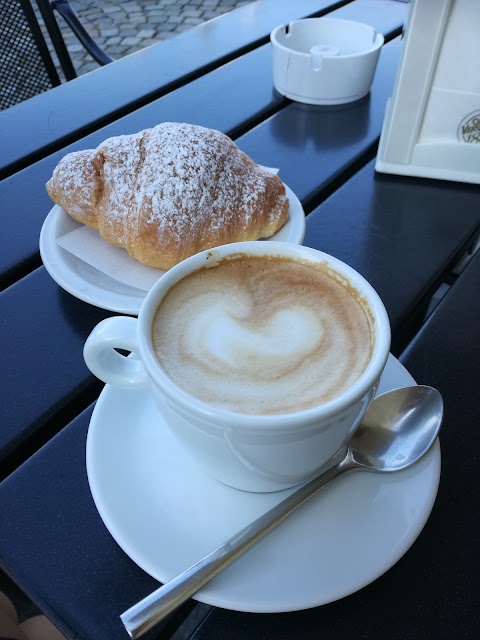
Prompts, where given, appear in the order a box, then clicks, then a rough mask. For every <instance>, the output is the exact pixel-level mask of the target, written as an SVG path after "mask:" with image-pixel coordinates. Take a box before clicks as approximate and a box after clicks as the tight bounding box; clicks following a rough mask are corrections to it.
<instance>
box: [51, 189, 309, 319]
mask: <svg viewBox="0 0 480 640" xmlns="http://www.w3.org/2000/svg"><path fill="white" fill-rule="evenodd" d="M285 189H286V192H287V197H288V199H289V202H290V216H289V219H288V221H287V222H286V223H285V225H284V226H283V227H282V228H281V229H280V231H278V232H277V233H275V234H274V235H273V236H271V238H268V239H269V240H276V241H277V242H291V243H293V244H302V242H303V238H304V236H305V213H304V211H303V207H302V205H301V202H300V200H299V199H298V198H297V196H296V195H295V194H294V193H293V191H292V190H291V189H290V188H289V187H287V185H285ZM81 226H82V225H81V224H79V223H78V222H76V221H75V220H73V219H72V218H71V217H70V216H69V215H68V214H67V213H65V211H64V210H63V209H62V208H61V207H59V206H58V205H57V206H55V207H53V209H52V210H51V211H50V213H49V214H48V216H47V217H46V219H45V222H44V223H43V226H42V230H41V232H40V255H41V257H42V260H43V264H44V265H45V268H46V269H47V271H48V273H49V274H50V275H51V276H52V278H53V279H54V280H55V282H56V283H57V284H59V285H60V286H61V287H62V288H63V289H65V290H66V291H68V292H69V293H71V294H72V295H74V296H75V297H77V298H79V299H80V300H83V301H84V302H89V303H90V304H93V305H95V306H96V307H101V308H102V309H108V310H109V311H117V312H119V313H127V314H130V315H138V312H139V310H140V307H141V304H142V302H143V300H144V298H145V296H146V292H145V291H143V290H141V289H137V288H135V287H132V286H129V285H127V284H124V283H122V282H119V281H117V280H114V279H113V278H111V277H109V276H108V275H106V274H105V273H102V272H101V271H99V270H98V269H96V268H95V267H92V266H91V265H89V264H87V263H86V262H84V261H83V260H81V259H80V258H77V257H76V256H74V255H73V254H72V253H70V252H69V251H67V250H65V249H63V248H62V247H60V246H59V245H58V244H57V240H58V238H60V237H61V236H63V235H65V234H66V233H69V232H70V231H74V230H75V229H77V228H78V227H81ZM104 242H106V241H104ZM119 250H120V251H122V249H119ZM131 261H132V263H134V262H135V261H134V260H133V258H132V260H131ZM163 273H164V272H163V271H159V277H161V276H162V275H163Z"/></svg>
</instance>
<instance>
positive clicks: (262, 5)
mask: <svg viewBox="0 0 480 640" xmlns="http://www.w3.org/2000/svg"><path fill="white" fill-rule="evenodd" d="M374 1H376V2H377V4H378V6H380V5H381V4H384V3H385V2H388V4H391V5H394V4H395V3H394V2H392V1H391V0H374ZM347 2H348V0H339V1H337V2H335V1H333V0H296V1H295V2H290V1H289V0H257V2H253V3H252V4H250V5H248V6H245V7H240V8H238V9H236V10H235V11H233V12H231V13H229V14H226V15H224V16H221V18H220V19H217V20H212V21H208V22H205V23H204V24H201V25H199V26H198V27H197V28H196V29H192V30H190V31H188V32H186V33H183V34H179V35H178V36H177V37H176V38H174V39H171V40H167V41H165V42H163V43H162V45H161V46H160V47H155V46H154V47H147V48H146V49H142V50H141V51H138V52H137V53H135V54H132V55H130V56H126V57H125V58H122V59H120V60H117V61H115V62H113V63H111V64H110V65H108V67H101V68H98V69H96V70H95V71H93V72H91V73H89V74H86V75H84V76H81V77H79V78H77V79H75V80H74V81H71V82H67V83H65V84H63V85H61V86H59V87H56V88H55V89H52V90H50V91H48V92H46V93H43V94H40V95H38V96H35V97H34V98H31V99H30V100H27V101H25V102H23V103H20V104H18V105H15V106H14V107H11V108H10V109H7V110H5V111H4V112H1V113H0V131H1V132H2V146H1V147H0V177H5V175H8V174H9V173H11V172H12V171H14V170H18V168H19V167H21V166H25V164H24V162H25V161H31V160H32V159H38V158H39V157H41V155H42V154H43V155H44V154H45V152H47V153H48V152H49V151H48V149H50V150H51V149H52V148H53V147H54V146H56V145H58V144H60V145H62V146H63V144H64V142H63V141H64V140H66V139H68V138H69V137H71V136H73V137H74V138H78V137H79V132H81V131H82V129H83V130H85V131H91V130H92V127H95V128H98V127H99V126H102V123H103V124H105V121H107V120H112V119H115V118H117V117H119V115H121V114H122V112H123V113H125V112H126V110H132V109H134V108H136V106H139V105H140V104H142V103H143V104H145V103H146V102H148V101H149V100H152V99H155V98H156V97H158V95H159V94H161V93H164V92H166V91H168V90H169V89H172V88H174V87H175V86H178V84H179V83H180V84H183V83H185V82H188V80H189V79H191V78H192V77H195V76H197V77H198V75H199V74H201V73H204V72H205V71H207V70H210V69H211V68H212V66H213V67H214V66H218V65H220V64H222V63H223V62H226V61H228V59H229V58H231V57H232V56H235V55H238V53H240V52H241V51H242V50H243V51H244V50H245V49H246V48H247V49H248V48H251V47H253V46H255V45H256V44H264V43H265V42H266V41H267V38H268V36H269V34H270V32H271V30H272V29H273V28H274V27H276V26H277V25H278V24H284V23H286V22H289V21H290V20H295V19H298V18H303V17H306V16H309V15H314V14H321V13H324V12H326V11H329V10H330V8H331V7H332V6H333V8H335V7H336V6H338V5H342V4H346V3H347ZM391 10H392V11H393V10H394V8H392V9H391ZM153 70H155V72H154V71H153ZM126 79H128V81H126ZM79 96H84V97H85V98H84V99H79ZM93 96H94V98H93ZM18 123H22V127H23V131H22V137H21V139H20V140H19V136H18ZM80 135H82V134H81V133H80Z"/></svg>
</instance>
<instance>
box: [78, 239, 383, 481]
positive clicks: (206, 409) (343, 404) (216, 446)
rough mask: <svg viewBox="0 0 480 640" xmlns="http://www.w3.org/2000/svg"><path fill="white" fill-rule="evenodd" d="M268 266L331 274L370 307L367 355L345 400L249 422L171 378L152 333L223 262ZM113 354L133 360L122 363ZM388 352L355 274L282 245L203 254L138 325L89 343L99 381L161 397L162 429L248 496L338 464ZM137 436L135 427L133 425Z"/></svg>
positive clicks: (174, 272) (178, 272) (369, 292)
mask: <svg viewBox="0 0 480 640" xmlns="http://www.w3.org/2000/svg"><path fill="white" fill-rule="evenodd" d="M236 254H242V255H245V256H272V257H279V258H283V259H290V260H294V261H301V262H303V263H305V262H307V263H313V264H314V265H315V264H317V265H318V264H322V265H326V267H327V268H328V269H329V270H333V271H334V272H335V273H336V274H338V275H339V279H340V280H341V281H342V282H344V283H347V285H348V287H350V288H351V290H354V291H355V292H356V293H357V294H358V296H359V297H360V298H361V300H362V304H365V305H366V307H367V311H368V313H367V314H366V315H368V318H369V323H370V330H371V335H372V336H373V340H372V344H371V355H370V358H369V360H368V364H367V365H366V367H365V369H364V370H363V372H362V373H361V374H360V376H359V377H358V378H357V380H356V381H355V382H354V383H353V384H352V385H351V386H349V387H348V388H347V389H346V390H344V391H341V392H340V393H338V395H335V396H334V397H333V398H332V399H329V400H327V401H325V402H322V403H320V404H318V405H316V406H312V407H310V408H306V409H301V410H298V411H290V412H288V413H275V414H250V413H239V412H235V411H232V410H230V409H228V408H224V407H222V406H217V405H216V404H212V403H207V402H204V401H202V400H199V399H198V398H197V397H195V396H193V395H191V394H190V393H189V392H187V391H185V390H184V389H183V388H181V387H180V386H179V385H178V384H176V383H175V382H173V380H172V379H171V378H170V377H169V376H168V375H167V373H166V372H165V370H164V369H163V368H162V366H161V365H160V362H159V359H158V358H157V356H156V353H155V350H154V346H153V339H152V324H153V322H154V318H155V315H156V313H157V309H158V307H159V305H160V303H161V301H162V300H163V298H164V296H165V295H166V294H167V292H169V290H170V289H171V288H172V287H173V285H175V284H176V283H178V282H179V281H180V280H182V279H183V278H185V277H186V276H187V275H189V274H191V273H193V272H195V271H197V270H198V269H201V268H202V267H204V266H207V265H208V266H211V265H215V264H217V263H221V262H222V261H223V260H224V259H225V258H226V257H227V256H234V255H236ZM116 349H123V350H127V351H131V352H133V356H131V357H128V358H127V357H125V356H123V355H121V354H120V353H118V351H116ZM389 349H390V325H389V321H388V316H387V313H386V311H385V307H384V306H383V303H382V301H381V300H380V298H379V296H378V294H377V293H376V292H375V291H374V289H373V288H372V287H371V285H370V284H369V283H368V282H367V281H366V280H365V279H364V278H363V277H362V276H361V275H360V274H358V273H357V272H356V271H354V270H353V269H352V268H350V267H349V266H348V265H346V264H344V263H342V262H341V261H339V260H337V259H336V258H333V257H332V256H329V255H327V254H325V253H322V252H320V251H316V250H315V249H310V248H307V247H303V246H300V245H294V244H288V243H281V242H270V241H265V242H242V243H236V244H229V245H224V246H220V247H216V248H214V249H210V250H208V251H203V252H201V253H199V254H197V255H194V256H192V257H190V258H188V259H187V260H185V261H183V262H181V263H180V264H178V265H176V266H175V267H173V268H172V269H170V270H169V271H168V272H167V273H166V274H165V275H164V276H162V278H160V280H159V281H158V282H157V283H156V284H155V285H154V287H153V288H152V289H151V290H150V291H149V293H148V294H147V296H146V298H145V300H144V302H143V304H142V307H141V309H140V313H139V316H138V319H136V318H130V317H114V318H108V319H106V320H104V321H103V322H101V323H100V324H99V325H97V327H95V329H94V330H93V331H92V333H91V334H90V336H89V338H88V339H87V341H86V343H85V348H84V357H85V361H86V363H87V366H88V367H89V368H90V370H91V371H92V372H93V373H94V374H95V375H96V376H97V377H98V378H100V379H101V380H103V381H104V382H107V383H109V384H112V385H116V386H121V387H124V388H130V389H140V388H145V389H147V390H148V391H149V392H150V393H152V394H153V396H154V397H155V400H156V403H157V405H158V407H159V409H160V411H161V412H162V415H163V417H164V418H165V421H166V423H167V424H168V425H169V427H170V428H171V429H172V431H173V433H174V434H175V435H176V436H177V437H178V439H179V440H180V442H181V443H182V444H183V446H184V447H185V448H186V449H187V450H188V451H189V452H190V453H191V454H192V456H193V458H194V459H195V460H196V461H197V462H198V463H199V464H201V465H202V466H203V468H204V470H205V471H206V472H207V473H209V474H210V475H212V476H213V477H215V478H216V479H217V480H220V481H221V482H223V483H225V484H227V485H230V486H232V487H235V488H238V489H243V490H246V491H257V492H266V491H277V490H281V489H285V488H288V487H291V486H294V485H296V484H298V483H301V482H303V481H305V480H307V479H309V478H311V477H313V476H315V475H317V474H319V473H321V472H322V471H324V470H326V469H327V468H328V467H329V466H331V465H332V464H333V463H334V462H335V461H336V460H338V459H339V458H340V457H341V456H342V455H343V454H344V451H345V449H346V445H347V443H348V441H349V440H350V438H351V436H352V435H353V433H354V431H355V429H356V428H357V426H358V425H359V423H360V421H361V419H362V417H363V416H364V414H365V412H366V410H367V408H368V405H369V403H370V401H371V400H372V398H373V396H374V395H375V391H376V388H377V385H378V381H379V378H380V376H381V374H382V371H383V369H384V367H385V364H386V361H387V358H388V354H389ZM131 427H132V429H135V425H134V424H132V425H131Z"/></svg>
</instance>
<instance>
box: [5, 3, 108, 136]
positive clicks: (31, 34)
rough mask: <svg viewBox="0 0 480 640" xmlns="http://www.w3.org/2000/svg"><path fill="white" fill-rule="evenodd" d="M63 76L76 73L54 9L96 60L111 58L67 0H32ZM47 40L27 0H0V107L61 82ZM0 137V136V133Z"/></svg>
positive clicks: (67, 76) (105, 62)
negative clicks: (93, 37)
mask: <svg viewBox="0 0 480 640" xmlns="http://www.w3.org/2000/svg"><path fill="white" fill-rule="evenodd" d="M36 4H37V6H38V9H39V12H40V15H41V17H42V19H43V22H44V24H45V28H46V30H47V32H48V37H49V38H50V45H51V49H52V52H54V55H55V56H56V57H57V58H58V62H59V66H60V68H61V70H62V72H63V75H64V76H65V80H67V81H68V80H72V79H73V78H76V77H77V73H76V72H75V69H74V67H73V64H72V60H71V58H70V55H69V53H68V51H67V47H66V46H65V42H64V41H63V37H62V33H61V31H60V28H59V26H58V23H57V21H56V18H55V15H54V10H55V11H57V12H58V13H59V14H60V15H61V16H62V17H63V19H64V20H65V22H66V23H67V24H68V25H69V27H70V28H71V30H72V31H73V33H74V34H75V36H76V37H77V38H78V40H79V41H80V42H81V44H82V45H83V46H84V47H85V49H86V50H87V51H88V53H89V54H90V55H91V56H92V57H93V58H94V59H95V60H96V61H97V62H98V63H99V64H100V65H105V64H108V63H109V62H112V58H110V56H108V55H107V54H106V53H105V52H104V51H102V49H100V47H99V46H98V45H97V44H96V43H95V41H94V40H93V39H92V38H91V37H90V35H89V34H88V32H87V31H86V30H85V28H84V27H83V26H82V24H81V23H80V21H79V19H78V17H77V16H76V14H75V13H74V11H73V10H72V8H71V7H70V5H69V4H68V0H36ZM61 82H62V81H61V79H60V75H59V73H58V71H57V68H56V67H55V63H54V60H53V57H52V54H51V53H50V51H49V46H48V44H47V40H46V39H45V37H44V35H43V33H42V30H41V28H40V25H39V22H38V19H37V16H36V15H35V11H34V9H33V7H32V2H31V0H0V110H2V109H7V108H8V107H11V106H13V105H15V104H17V103H18V102H21V101H23V100H26V99H27V98H31V97H33V96H35V95H37V94H38V93H41V92H42V91H46V90H47V89H51V88H52V87H55V86H58V85H59V84H61ZM0 137H1V136H0Z"/></svg>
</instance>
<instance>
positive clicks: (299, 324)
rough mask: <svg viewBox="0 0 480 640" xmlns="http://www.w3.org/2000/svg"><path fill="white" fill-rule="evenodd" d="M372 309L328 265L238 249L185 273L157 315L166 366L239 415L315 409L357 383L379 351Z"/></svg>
mask: <svg viewBox="0 0 480 640" xmlns="http://www.w3.org/2000/svg"><path fill="white" fill-rule="evenodd" d="M372 342H373V336H372V331H371V328H370V322H369V313H368V312H367V311H366V309H365V303H364V302H362V301H361V299H360V297H359V296H358V295H357V293H356V291H355V290H354V289H353V288H352V287H350V286H349V285H348V283H346V282H345V281H344V280H342V277H341V276H340V275H338V274H335V273H334V272H332V271H331V270H330V269H329V268H328V267H326V266H325V265H324V264H315V263H309V262H301V261H296V260H293V259H289V258H281V257H269V256H248V255H244V254H238V255H235V256H231V257H229V258H225V259H224V260H223V261H221V262H220V263H219V264H218V265H214V266H212V267H209V268H202V269H200V270H198V271H195V272H193V273H192V274H190V275H188V276H186V277H185V278H183V279H182V280H180V282H178V283H177V284H176V285H174V286H173V287H172V288H171V289H170V290H169V292H168V293H167V294H166V296H165V297H164V299H163V300H162V302H161V303H160V306H159V307H158V309H157V312H156V315H155V319H154V323H153V344H154V349H155V352H156V355H157V358H158V360H159V362H160V365H161V366H162V368H163V369H164V370H165V371H166V373H167V374H168V375H169V376H170V378H171V379H172V380H173V381H174V382H175V383H176V384H177V385H178V386H180V387H181V388H183V389H184V390H185V391H187V392H189V393H190V394H192V395H194V396H196V397H197V398H199V399H200V400H202V401H204V402H207V403H210V404H214V405H217V406H222V407H224V408H226V409H230V410H232V411H236V412H240V413H250V414H273V413H275V414H278V413H288V412H293V411H298V410H301V409H306V408H309V407H313V406H315V405H318V404H320V403H323V402H325V401H327V400H330V399H332V398H334V397H335V396H336V395H338V394H339V393H341V392H342V391H344V390H345V389H346V388H348V387H349V386H351V385H352V384H353V383H354V382H355V381H356V380H357V379H358V377H359V376H360V375H361V374H362V372H363V371H364V370H365V367H366V366H367V364H368V361H369V359H370V356H371V352H372Z"/></svg>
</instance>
